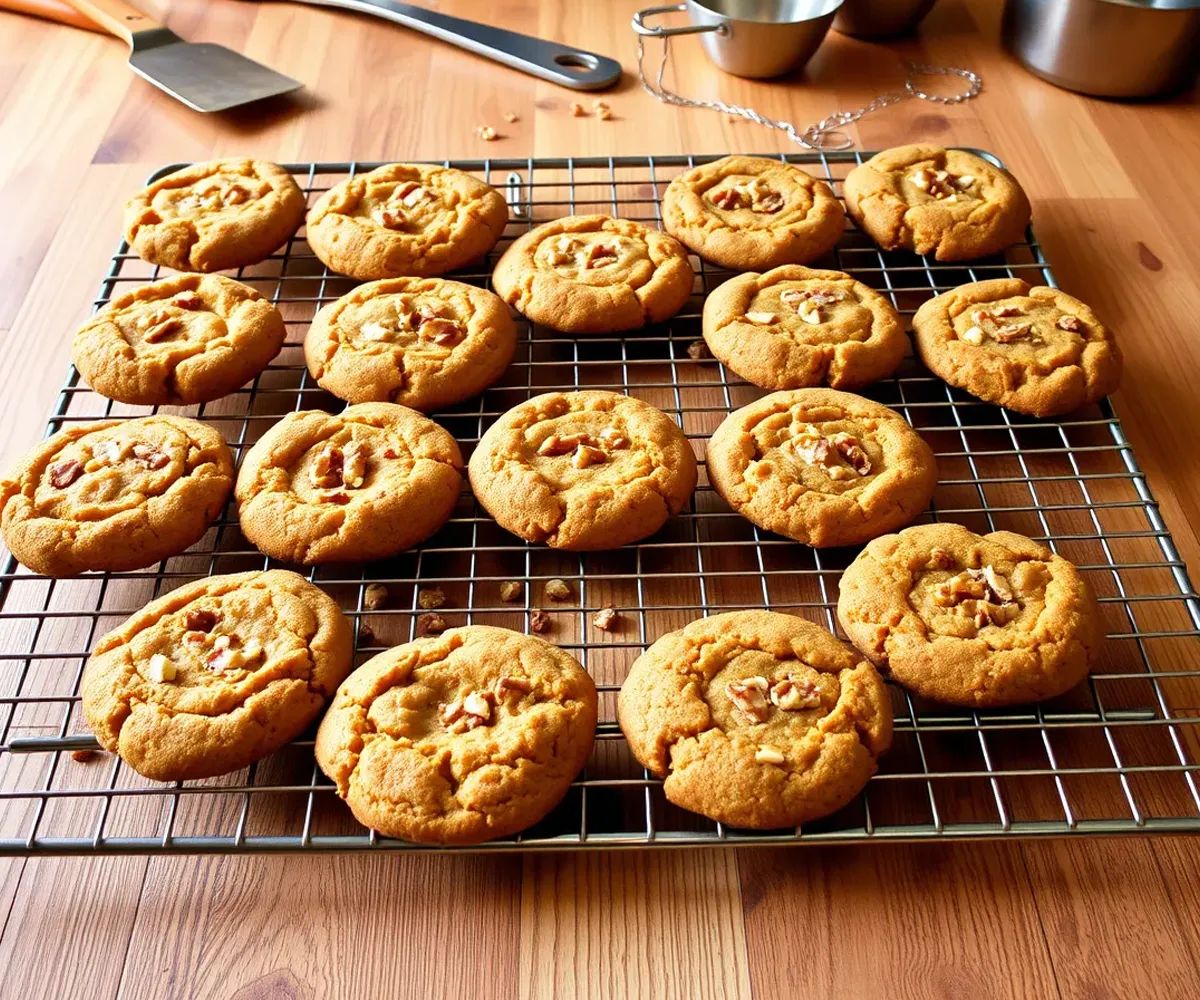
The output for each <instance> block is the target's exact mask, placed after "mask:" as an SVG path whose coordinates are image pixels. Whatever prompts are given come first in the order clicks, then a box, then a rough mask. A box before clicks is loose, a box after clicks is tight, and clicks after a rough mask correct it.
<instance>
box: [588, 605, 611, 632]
mask: <svg viewBox="0 0 1200 1000" xmlns="http://www.w3.org/2000/svg"><path fill="white" fill-rule="evenodd" d="M592 624H593V625H595V626H596V628H598V629H600V630H601V631H603V632H608V631H610V630H611V629H612V628H614V627H615V626H616V624H617V609H616V608H614V607H613V606H612V605H611V604H606V605H604V607H602V608H601V609H600V610H599V611H597V612H596V613H595V615H593V616H592Z"/></svg>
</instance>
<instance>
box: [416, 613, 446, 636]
mask: <svg viewBox="0 0 1200 1000" xmlns="http://www.w3.org/2000/svg"><path fill="white" fill-rule="evenodd" d="M449 627H450V626H449V625H447V624H446V619H445V618H443V617H442V616H441V615H436V614H428V615H421V617H420V618H418V619H417V631H418V632H420V633H421V635H437V634H438V633H440V632H445V631H446V629H447V628H449Z"/></svg>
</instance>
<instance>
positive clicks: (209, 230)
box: [125, 160, 304, 272]
mask: <svg viewBox="0 0 1200 1000" xmlns="http://www.w3.org/2000/svg"><path fill="white" fill-rule="evenodd" d="M303 221H304V192H303V191H301V190H300V188H299V187H298V186H297V185H296V182H295V181H294V180H292V175H291V174H289V173H288V172H287V171H286V170H284V169H283V167H281V166H279V165H278V164H275V163H268V162H267V161H266V160H213V161H211V162H209V163H195V164H192V166H190V167H184V168H183V169H182V170H176V171H175V172H174V173H172V174H167V176H166V177H161V178H159V179H158V180H156V181H155V182H154V183H152V184H150V185H148V186H147V187H145V188H144V189H143V190H141V191H139V192H138V193H137V194H135V195H134V196H133V197H132V198H130V199H129V203H128V204H127V205H126V206H125V239H126V240H127V241H128V242H129V245H130V247H131V248H132V249H133V252H134V253H136V254H137V255H138V256H139V257H141V258H142V260H145V261H149V262H150V263H151V264H161V265H162V266H164V267H173V268H175V270H177V271H205V272H208V271H224V270H227V269H230V268H235V267H244V266H245V265H247V264H257V263H258V262H259V261H260V260H262V259H264V258H265V257H267V256H269V255H270V254H271V252H272V251H274V250H277V249H278V248H279V247H281V246H283V244H285V243H286V242H287V241H288V239H289V237H291V236H292V234H293V233H295V232H296V230H297V229H298V228H299V226H300V223H301V222H303Z"/></svg>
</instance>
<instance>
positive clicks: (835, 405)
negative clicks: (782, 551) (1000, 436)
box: [707, 389, 937, 548]
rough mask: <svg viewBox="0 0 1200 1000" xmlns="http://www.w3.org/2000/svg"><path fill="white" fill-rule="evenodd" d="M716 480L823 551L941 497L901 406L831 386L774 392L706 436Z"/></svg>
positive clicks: (926, 453)
mask: <svg viewBox="0 0 1200 1000" xmlns="http://www.w3.org/2000/svg"><path fill="white" fill-rule="evenodd" d="M707 469H708V477H709V479H710V480H711V481H712V484H713V487H714V488H715V489H716V491H717V492H718V493H719V494H720V495H721V496H722V497H723V498H724V499H725V502H726V503H728V504H729V505H730V506H731V507H732V508H733V509H734V510H736V511H737V512H738V513H739V514H741V515H742V516H743V517H745V518H747V519H749V520H750V521H753V522H754V523H755V524H757V525H758V526H759V527H760V528H766V529H767V530H768V531H774V532H778V533H779V534H781V535H787V536H788V537H789V538H794V539H796V541H798V542H804V543H805V544H807V545H812V546H814V547H817V548H825V547H828V546H833V545H855V544H858V543H860V542H865V541H866V540H867V539H869V538H874V537H875V536H876V535H881V534H883V533H884V532H886V531H892V530H894V529H896V528H898V527H900V526H901V525H903V524H907V523H908V522H909V521H911V520H913V518H915V517H916V516H917V515H918V514H920V512H921V511H922V510H924V509H925V506H926V505H927V504H928V503H929V501H930V499H931V498H932V496H933V491H934V487H935V486H936V485H937V464H936V462H935V461H934V457H933V451H932V450H931V449H930V447H929V445H927V444H926V443H925V442H924V440H922V438H921V436H920V435H919V434H917V432H916V431H914V430H913V429H912V428H911V427H910V426H909V425H908V422H907V421H906V420H905V419H904V418H903V417H901V416H900V414H898V413H896V412H895V411H894V410H890V409H888V407H886V406H884V405H882V404H881V403H875V402H872V401H871V400H869V399H864V398H863V397H861V396H855V395H853V394H851V393H848V392H837V391H835V390H833V389H795V390H793V391H791V392H773V393H771V394H770V395H768V396H764V397H763V398H762V399H759V400H757V401H755V402H753V403H751V404H750V405H749V406H744V407H742V408H741V409H740V410H735V411H734V412H733V413H731V414H729V416H728V417H726V418H725V420H724V421H723V422H722V423H721V426H720V427H718V428H717V430H716V433H714V434H713V436H712V438H711V440H710V441H709V442H708V458H707Z"/></svg>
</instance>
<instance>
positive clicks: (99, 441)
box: [0, 414, 233, 576]
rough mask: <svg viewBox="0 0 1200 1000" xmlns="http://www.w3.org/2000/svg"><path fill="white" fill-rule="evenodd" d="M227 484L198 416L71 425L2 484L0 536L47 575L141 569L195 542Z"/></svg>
mask: <svg viewBox="0 0 1200 1000" xmlns="http://www.w3.org/2000/svg"><path fill="white" fill-rule="evenodd" d="M232 485H233V457H232V456H231V455H230V453H229V448H228V447H226V445H225V442H224V441H223V440H222V439H221V435H220V434H218V433H217V432H216V431H215V430H214V429H213V428H212V427H209V426H208V425H207V424H202V423H200V422H199V421H198V420H190V419H188V418H187V417H173V416H167V415H165V414H160V415H157V416H151V417H138V418H136V419H132V420H100V421H96V422H95V423H87V424H72V425H70V426H69V427H68V428H67V429H66V430H63V431H59V432H58V433H57V434H55V435H54V436H53V437H50V438H48V439H47V440H45V441H43V442H42V443H41V444H40V445H38V446H37V447H36V448H35V449H33V451H32V452H30V453H29V454H28V455H27V456H26V457H25V458H24V459H22V460H21V461H20V462H19V463H17V465H16V467H15V468H14V469H13V470H12V472H10V473H9V475H8V477H7V478H6V479H5V480H4V481H3V482H0V508H2V509H3V529H4V540H5V542H6V543H7V545H8V547H9V549H10V550H11V551H12V553H13V555H15V556H16V557H17V559H18V560H20V562H22V563H23V564H24V565H26V566H28V567H29V568H30V569H32V570H34V571H35V572H38V573H44V574H45V575H47V576H76V575H78V574H79V573H83V572H85V571H88V570H108V571H112V572H122V571H125V570H131V569H141V568H142V567H144V566H151V565H153V564H154V563H156V562H158V561H159V560H161V559H166V558H167V557H168V556H173V555H176V554H177V553H179V552H182V551H183V550H184V549H186V548H187V547H188V546H189V545H193V544H195V543H196V542H197V541H199V540H200V538H201V537H202V536H203V535H204V533H205V532H206V531H207V530H208V527H209V525H210V524H212V522H213V521H215V520H216V518H217V517H218V516H219V515H220V513H221V508H222V507H224V505H225V500H226V499H227V498H228V496H229V490H230V488H231V487H232Z"/></svg>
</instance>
